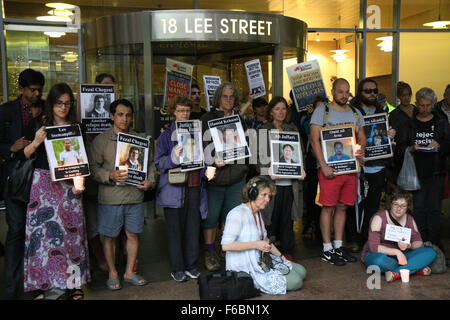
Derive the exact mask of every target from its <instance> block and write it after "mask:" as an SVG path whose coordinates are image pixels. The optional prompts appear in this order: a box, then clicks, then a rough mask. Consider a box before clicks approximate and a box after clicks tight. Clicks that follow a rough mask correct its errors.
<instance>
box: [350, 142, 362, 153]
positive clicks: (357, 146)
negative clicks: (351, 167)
mask: <svg viewBox="0 0 450 320" xmlns="http://www.w3.org/2000/svg"><path fill="white" fill-rule="evenodd" d="M352 147H353V153H357V152H358V151H359V150H361V145H359V144H355V145H354V146H352Z"/></svg>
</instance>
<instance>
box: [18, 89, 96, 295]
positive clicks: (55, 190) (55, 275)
mask: <svg viewBox="0 0 450 320" xmlns="http://www.w3.org/2000/svg"><path fill="white" fill-rule="evenodd" d="M73 103H74V96H73V93H72V90H71V89H70V87H69V86H68V85H67V84H65V83H60V84H56V85H55V86H53V87H52V88H51V89H50V91H49V94H48V96H47V101H46V103H45V109H44V112H43V116H42V119H39V120H36V119H34V120H33V121H32V122H31V123H30V125H29V126H28V128H27V129H26V131H25V136H26V138H27V139H28V140H30V141H32V142H31V143H30V144H29V145H28V146H26V147H25V148H24V149H23V152H22V154H21V155H20V157H22V158H23V159H25V158H28V159H29V158H31V157H35V159H36V160H35V170H34V174H33V183H32V186H31V192H30V201H29V203H28V209H27V218H26V234H25V237H26V238H25V259H24V278H25V281H24V291H25V292H28V291H34V290H40V291H41V294H40V295H38V297H37V298H43V299H48V300H57V299H58V300H60V299H65V298H66V297H68V298H70V299H73V300H79V299H83V297H84V295H83V291H82V290H81V286H82V285H84V284H86V283H87V282H89V281H90V280H91V279H90V273H89V260H88V247H87V238H86V228H85V222H84V214H83V209H82V204H81V193H82V192H83V190H84V187H83V184H82V183H81V185H78V182H80V181H78V180H80V179H77V181H76V182H77V185H74V184H73V181H72V179H69V180H63V181H55V182H53V181H52V180H51V176H50V171H49V163H48V159H47V153H46V150H45V147H44V141H45V138H46V136H47V133H46V127H47V126H63V125H71V124H75V123H76V110H75V107H74V105H73ZM37 121H39V122H37ZM37 128H39V129H38V130H36V129H37ZM81 182H82V181H81ZM68 289H70V290H68Z"/></svg>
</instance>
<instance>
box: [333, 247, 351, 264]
mask: <svg viewBox="0 0 450 320" xmlns="http://www.w3.org/2000/svg"><path fill="white" fill-rule="evenodd" d="M334 251H335V252H336V254H337V255H338V256H339V257H340V258H341V259H343V260H344V261H345V262H356V258H355V257H354V256H352V255H351V254H350V253H349V252H348V250H347V248H345V247H340V248H337V249H334Z"/></svg>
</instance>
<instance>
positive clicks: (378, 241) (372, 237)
mask: <svg viewBox="0 0 450 320" xmlns="http://www.w3.org/2000/svg"><path fill="white" fill-rule="evenodd" d="M376 216H379V217H380V218H381V229H380V231H372V227H371V225H372V220H373V219H374V218H375V217H376ZM386 224H388V221H387V215H386V210H383V211H379V212H377V213H375V214H374V215H373V217H372V219H370V225H369V226H370V227H369V239H368V240H367V242H366V244H365V245H364V248H363V250H362V254H361V261H362V262H364V257H365V255H366V253H367V252H368V251H370V252H378V246H380V245H381V246H384V247H388V248H393V249H398V245H397V242H394V241H388V240H385V239H384V235H385V232H386ZM404 227H405V228H410V229H411V243H413V242H415V241H422V237H421V236H420V233H419V231H417V230H415V228H414V218H413V217H412V216H411V215H410V214H406V224H405V226H404Z"/></svg>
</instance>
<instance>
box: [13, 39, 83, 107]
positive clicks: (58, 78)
mask: <svg viewBox="0 0 450 320" xmlns="http://www.w3.org/2000/svg"><path fill="white" fill-rule="evenodd" d="M6 53H7V63H8V98H9V100H13V99H16V98H17V97H18V96H19V94H20V93H19V89H18V86H17V81H18V77H19V74H20V72H22V71H23V70H24V69H27V68H32V69H34V70H36V71H40V72H42V73H43V74H44V77H45V86H44V92H43V95H42V96H43V97H44V98H45V97H46V96H47V92H48V91H49V90H50V88H51V87H52V86H53V85H54V84H56V83H60V82H65V83H67V84H68V85H69V86H70V87H71V88H72V90H73V91H74V93H76V83H77V82H78V53H77V34H74V33H67V34H66V35H65V36H62V37H61V38H50V37H49V36H47V35H44V33H42V32H27V31H7V32H6Z"/></svg>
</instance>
